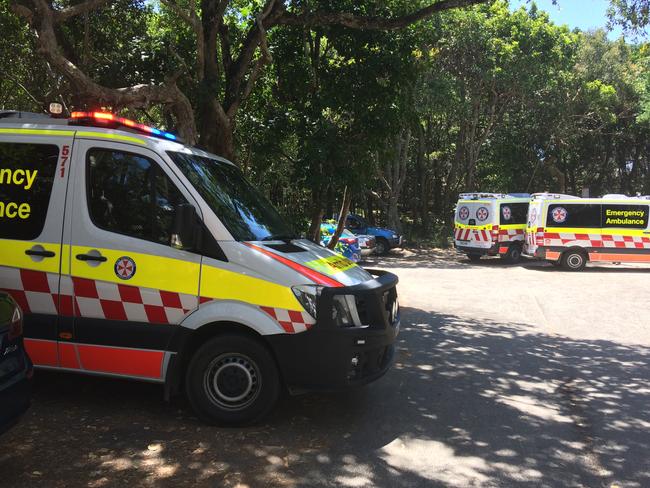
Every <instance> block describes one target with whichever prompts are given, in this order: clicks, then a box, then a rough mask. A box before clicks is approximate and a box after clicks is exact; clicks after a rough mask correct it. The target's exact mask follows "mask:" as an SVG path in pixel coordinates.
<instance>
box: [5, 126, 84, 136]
mask: <svg viewBox="0 0 650 488" xmlns="http://www.w3.org/2000/svg"><path fill="white" fill-rule="evenodd" d="M74 133H75V131H73V130H51V129H4V128H2V129H0V134H9V135H17V136H50V137H51V136H59V137H72V136H74Z"/></svg>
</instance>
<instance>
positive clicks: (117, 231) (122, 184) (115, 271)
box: [61, 134, 201, 381]
mask: <svg viewBox="0 0 650 488" xmlns="http://www.w3.org/2000/svg"><path fill="white" fill-rule="evenodd" d="M120 137H121V138H122V139H125V140H127V141H130V143H120V142H113V141H114V140H118V141H119V140H120ZM140 140H141V139H139V138H135V137H127V136H117V135H114V134H113V135H112V141H111V142H106V141H96V140H90V139H86V140H83V139H78V140H77V141H78V142H77V145H76V146H75V161H74V163H75V173H74V175H73V176H74V182H73V183H74V184H71V189H72V191H70V192H69V193H68V204H69V207H70V208H71V209H72V211H70V212H68V214H67V215H66V221H65V229H64V241H65V242H67V243H69V244H70V257H69V267H67V268H65V267H64V269H63V272H62V278H61V279H62V283H65V284H66V285H67V286H69V287H70V288H71V289H72V290H73V296H74V310H73V321H72V323H71V329H70V331H69V332H70V334H69V339H68V342H67V343H66V344H64V345H63V349H62V352H63V351H65V354H64V355H63V356H62V358H61V362H62V365H63V366H64V367H67V368H70V369H78V370H83V371H88V372H96V373H103V374H107V375H116V376H125V377H131V378H138V379H144V380H149V381H163V380H164V375H165V371H166V368H167V365H168V364H169V360H170V354H172V353H170V352H168V351H167V348H168V344H169V341H170V339H171V336H172V334H173V333H174V331H175V326H176V325H177V324H179V323H180V322H181V321H182V320H183V318H184V317H185V316H187V315H188V314H189V313H190V312H192V311H193V310H194V309H196V308H197V306H198V293H199V278H200V268H201V256H200V255H198V254H194V253H191V252H188V251H184V250H181V249H177V248H176V247H174V246H173V245H172V243H173V242H174V239H173V237H172V227H173V222H174V214H175V210H176V209H177V208H178V206H179V205H181V204H189V203H191V204H192V205H194V207H195V208H197V209H198V205H197V204H196V202H195V201H194V200H193V198H192V196H191V194H190V193H189V191H188V190H187V189H186V188H185V187H184V186H183V185H182V184H181V183H180V181H179V180H178V179H177V178H176V176H175V175H174V174H173V172H172V171H171V170H170V168H169V167H168V166H167V164H166V163H165V162H164V161H163V160H162V159H161V158H160V157H159V156H158V155H157V154H156V153H155V152H154V151H152V150H150V149H147V148H146V147H144V144H145V143H144V141H142V142H141V143H138V141H140Z"/></svg>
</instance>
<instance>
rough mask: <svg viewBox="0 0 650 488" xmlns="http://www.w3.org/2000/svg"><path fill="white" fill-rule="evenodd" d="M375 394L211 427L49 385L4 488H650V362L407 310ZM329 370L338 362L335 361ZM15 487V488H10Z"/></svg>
mask: <svg viewBox="0 0 650 488" xmlns="http://www.w3.org/2000/svg"><path fill="white" fill-rule="evenodd" d="M402 317H403V330H402V331H401V334H400V336H399V352H398V356H397V360H396V364H395V366H394V368H393V369H392V370H391V371H390V372H389V373H388V374H387V375H386V377H384V378H383V379H381V380H380V381H378V382H376V383H374V384H372V385H370V386H369V387H367V388H365V389H362V390H358V391H354V392H349V393H343V394H338V395H306V396H301V397H296V398H285V399H283V400H282V401H281V403H280V405H279V407H278V408H277V409H276V410H275V411H274V412H273V414H272V415H271V416H270V418H268V419H267V420H266V421H265V422H264V423H263V424H260V425H257V426H254V427H249V428H245V429H224V428H216V427H207V426H204V425H202V424H200V423H199V422H198V421H197V420H196V419H194V418H193V417H192V415H191V412H190V411H189V408H188V407H187V405H186V404H185V402H184V401H183V400H182V399H177V400H175V401H174V402H173V403H172V404H164V403H162V401H161V399H160V396H161V391H160V387H157V386H154V385H141V384H137V383H129V382H124V381H117V380H108V379H100V378H90V377H81V376H71V375H65V374H56V373H49V374H46V373H41V372H39V375H38V376H39V379H38V382H37V385H36V395H35V400H34V406H33V408H32V410H31V412H30V413H29V414H28V416H27V417H26V418H25V419H24V421H23V422H22V423H21V424H20V425H19V426H18V427H16V428H15V429H14V430H13V431H11V432H10V433H8V434H7V435H6V436H4V437H3V438H2V439H1V440H0V446H1V447H0V475H1V477H2V480H3V481H2V483H5V485H4V486H48V487H56V486H111V487H112V486H116V487H117V486H120V487H121V486H147V485H150V486H170V487H171V486H215V487H216V486H219V487H221V486H242V487H243V486H250V487H258V486H305V487H307V486H350V487H362V486H379V487H393V486H399V487H416V486H426V487H431V486H454V487H466V486H508V487H512V486H514V487H518V486H521V487H524V486H526V487H527V486H531V485H532V486H540V487H559V486H567V487H569V486H571V487H574V486H588V487H597V486H603V487H604V486H607V487H609V486H613V485H614V484H618V485H619V486H625V487H637V486H638V487H643V486H649V485H650V459H649V458H648V453H649V452H650V432H649V429H648V428H649V427H650V409H649V408H648V405H650V386H649V383H648V379H649V376H650V374H649V368H648V367H649V363H650V351H649V350H648V349H647V348H644V347H640V346H629V345H621V344H617V343H614V342H608V341H585V340H572V339H568V338H565V337H560V336H553V335H545V334H540V333H538V332H536V331H535V330H533V329H531V328H528V327H526V326H523V325H519V324H498V323H493V322H489V321H480V322H479V321H473V320H465V319H463V318H460V317H457V316H452V315H440V314H436V313H431V312H426V311H423V310H419V309H412V308H411V309H409V308H404V309H403V310H402ZM323 360H327V358H323ZM0 484H1V483H0Z"/></svg>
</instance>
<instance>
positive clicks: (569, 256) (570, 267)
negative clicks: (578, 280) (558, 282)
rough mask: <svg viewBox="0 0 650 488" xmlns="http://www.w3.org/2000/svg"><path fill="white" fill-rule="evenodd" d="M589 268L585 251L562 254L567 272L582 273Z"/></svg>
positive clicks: (571, 251)
mask: <svg viewBox="0 0 650 488" xmlns="http://www.w3.org/2000/svg"><path fill="white" fill-rule="evenodd" d="M585 266H587V255H586V254H585V253H584V251H580V250H577V249H576V250H573V249H572V250H570V251H566V252H565V253H564V254H562V267H563V268H564V269H566V270H567V271H582V270H583V269H585Z"/></svg>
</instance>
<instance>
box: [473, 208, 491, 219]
mask: <svg viewBox="0 0 650 488" xmlns="http://www.w3.org/2000/svg"><path fill="white" fill-rule="evenodd" d="M489 215H490V212H488V209H487V208H485V207H480V208H479V209H478V210H477V211H476V218H477V219H479V220H480V221H481V222H482V221H484V220H485V219H487V218H488V216H489Z"/></svg>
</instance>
